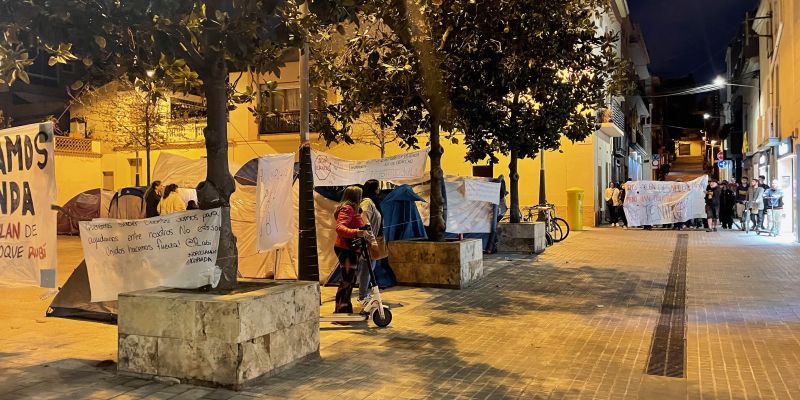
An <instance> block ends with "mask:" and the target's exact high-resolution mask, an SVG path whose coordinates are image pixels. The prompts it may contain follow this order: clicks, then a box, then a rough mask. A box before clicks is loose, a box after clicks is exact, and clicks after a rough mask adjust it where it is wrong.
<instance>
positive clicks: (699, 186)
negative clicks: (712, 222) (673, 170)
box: [624, 175, 708, 226]
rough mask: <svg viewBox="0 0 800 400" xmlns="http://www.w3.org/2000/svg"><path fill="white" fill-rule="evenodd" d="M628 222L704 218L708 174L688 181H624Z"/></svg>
mask: <svg viewBox="0 0 800 400" xmlns="http://www.w3.org/2000/svg"><path fill="white" fill-rule="evenodd" d="M626 185H627V188H626V191H625V203H624V209H625V217H627V218H628V225H630V226H643V225H662V224H674V223H677V222H686V221H688V220H690V219H693V218H705V217H706V212H705V200H704V198H705V197H704V196H705V190H706V187H707V186H708V176H707V175H705V176H703V177H700V178H697V179H695V180H692V181H689V182H657V181H635V182H628V183H626Z"/></svg>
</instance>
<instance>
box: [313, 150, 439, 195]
mask: <svg viewBox="0 0 800 400" xmlns="http://www.w3.org/2000/svg"><path fill="white" fill-rule="evenodd" d="M427 157H428V150H420V151H414V152H411V153H405V154H400V155H397V156H393V157H387V158H383V159H374V160H343V159H341V158H338V157H334V156H332V155H330V154H327V153H323V152H321V151H316V150H311V168H312V170H313V171H314V186H347V185H353V184H356V183H364V182H366V181H368V180H370V179H377V180H380V181H394V180H403V179H416V178H420V177H422V176H423V175H424V174H425V160H426V159H427Z"/></svg>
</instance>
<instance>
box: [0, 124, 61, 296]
mask: <svg viewBox="0 0 800 400" xmlns="http://www.w3.org/2000/svg"><path fill="white" fill-rule="evenodd" d="M54 153H55V146H54V138H53V125H52V124H49V123H47V124H32V125H25V126H19V127H15V128H9V129H3V130H0V172H2V180H0V286H37V285H38V286H41V287H47V288H55V284H56V266H57V259H56V214H57V213H56V211H54V210H53V209H52V208H51V206H52V205H53V204H56V183H55V182H56V174H55V154H54Z"/></svg>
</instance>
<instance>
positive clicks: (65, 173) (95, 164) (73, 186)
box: [55, 154, 103, 205]
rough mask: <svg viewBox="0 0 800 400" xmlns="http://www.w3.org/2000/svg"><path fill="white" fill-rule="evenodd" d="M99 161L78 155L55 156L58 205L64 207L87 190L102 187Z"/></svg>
mask: <svg viewBox="0 0 800 400" xmlns="http://www.w3.org/2000/svg"><path fill="white" fill-rule="evenodd" d="M100 163H101V159H100V158H96V157H84V156H79V155H71V154H70V155H64V154H56V164H55V165H56V187H57V188H58V197H57V199H58V204H59V205H64V203H66V202H68V201H69V200H70V199H72V198H73V197H75V196H76V195H78V194H79V193H81V192H84V191H86V190H89V189H98V188H101V187H102V186H103V173H102V171H101V169H100Z"/></svg>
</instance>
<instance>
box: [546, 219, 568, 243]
mask: <svg viewBox="0 0 800 400" xmlns="http://www.w3.org/2000/svg"><path fill="white" fill-rule="evenodd" d="M546 226H547V233H549V234H550V237H551V238H553V242H554V243H558V242H560V241H562V240H563V239H564V238H563V236H564V232H563V231H562V230H561V227H560V226H558V224H556V223H555V221H554V220H550V221H549V222H547V225H546Z"/></svg>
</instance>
